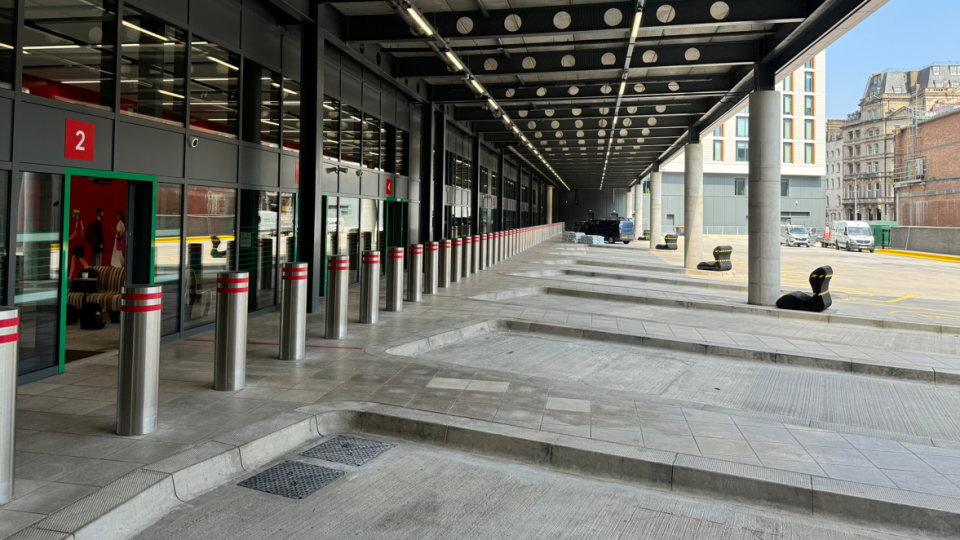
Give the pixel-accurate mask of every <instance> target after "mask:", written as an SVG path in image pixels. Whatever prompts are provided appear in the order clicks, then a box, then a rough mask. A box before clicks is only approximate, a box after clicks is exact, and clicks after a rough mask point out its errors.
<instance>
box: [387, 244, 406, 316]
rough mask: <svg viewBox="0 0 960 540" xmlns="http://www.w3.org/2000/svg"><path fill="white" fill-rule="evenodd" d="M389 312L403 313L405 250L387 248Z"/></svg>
mask: <svg viewBox="0 0 960 540" xmlns="http://www.w3.org/2000/svg"><path fill="white" fill-rule="evenodd" d="M386 310H387V311H403V248H398V247H392V248H387V307H386Z"/></svg>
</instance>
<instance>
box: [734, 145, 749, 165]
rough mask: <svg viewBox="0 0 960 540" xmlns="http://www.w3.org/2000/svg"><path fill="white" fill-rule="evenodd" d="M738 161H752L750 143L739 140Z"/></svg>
mask: <svg viewBox="0 0 960 540" xmlns="http://www.w3.org/2000/svg"><path fill="white" fill-rule="evenodd" d="M737 161H750V143H748V142H746V141H737Z"/></svg>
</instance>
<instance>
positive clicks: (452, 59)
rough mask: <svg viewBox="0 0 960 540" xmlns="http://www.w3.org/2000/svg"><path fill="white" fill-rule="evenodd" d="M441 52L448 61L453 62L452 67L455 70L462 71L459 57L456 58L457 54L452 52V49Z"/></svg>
mask: <svg viewBox="0 0 960 540" xmlns="http://www.w3.org/2000/svg"><path fill="white" fill-rule="evenodd" d="M443 54H444V55H445V56H446V57H447V59H448V60H450V63H451V64H453V67H455V68H456V69H457V71H463V64H461V63H460V59H459V58H457V55H455V54H453V51H446V52H445V53H443Z"/></svg>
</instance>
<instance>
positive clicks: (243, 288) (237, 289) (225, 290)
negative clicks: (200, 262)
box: [217, 287, 250, 294]
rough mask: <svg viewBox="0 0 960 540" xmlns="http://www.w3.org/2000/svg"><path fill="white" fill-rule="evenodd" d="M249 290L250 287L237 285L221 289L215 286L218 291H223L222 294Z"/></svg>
mask: <svg viewBox="0 0 960 540" xmlns="http://www.w3.org/2000/svg"><path fill="white" fill-rule="evenodd" d="M249 290H250V287H237V288H236V289H221V288H219V287H218V288H217V292H218V293H224V294H239V293H242V292H247V291H249Z"/></svg>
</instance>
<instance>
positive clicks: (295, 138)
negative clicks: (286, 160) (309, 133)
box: [282, 79, 327, 152]
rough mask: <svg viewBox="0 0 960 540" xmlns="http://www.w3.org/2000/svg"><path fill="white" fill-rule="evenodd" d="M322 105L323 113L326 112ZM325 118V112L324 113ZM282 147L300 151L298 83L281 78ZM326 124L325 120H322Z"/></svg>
mask: <svg viewBox="0 0 960 540" xmlns="http://www.w3.org/2000/svg"><path fill="white" fill-rule="evenodd" d="M326 112H327V111H326V107H324V113H326ZM324 119H326V114H324ZM282 123H283V148H284V149H286V150H292V151H294V152H299V151H300V83H298V82H297V81H295V80H293V79H284V80H283V122H282ZM324 124H326V121H324Z"/></svg>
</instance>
